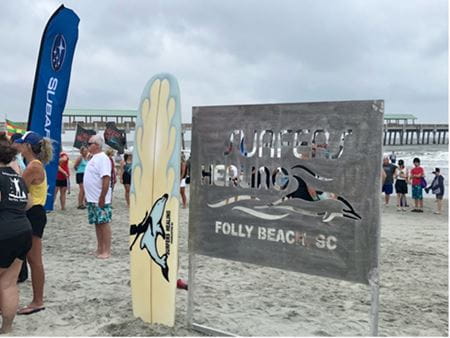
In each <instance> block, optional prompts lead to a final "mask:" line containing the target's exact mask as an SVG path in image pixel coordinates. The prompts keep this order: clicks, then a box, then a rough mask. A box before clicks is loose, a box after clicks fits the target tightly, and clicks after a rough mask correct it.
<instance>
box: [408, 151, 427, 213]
mask: <svg viewBox="0 0 450 338" xmlns="http://www.w3.org/2000/svg"><path fill="white" fill-rule="evenodd" d="M413 164H414V168H413V169H411V176H410V177H411V185H412V198H413V200H414V209H412V210H411V211H412V212H423V192H422V188H423V187H422V182H423V178H424V177H425V171H424V170H423V168H422V167H421V166H420V159H419V158H418V157H415V158H414V160H413Z"/></svg>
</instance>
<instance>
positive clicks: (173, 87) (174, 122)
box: [131, 73, 181, 201]
mask: <svg viewBox="0 0 450 338" xmlns="http://www.w3.org/2000/svg"><path fill="white" fill-rule="evenodd" d="M156 80H160V81H161V82H162V81H163V80H167V81H169V88H170V91H169V97H172V98H173V99H174V100H175V112H174V114H173V116H172V119H171V120H170V128H175V131H176V135H175V145H174V149H173V151H172V155H171V156H170V159H169V162H168V166H167V171H166V174H167V173H168V171H169V170H170V169H171V168H173V170H174V171H175V178H177V177H179V173H180V159H179V157H180V156H181V111H180V107H181V102H180V90H179V87H178V81H177V80H176V78H175V77H174V76H173V75H171V74H169V73H160V74H156V75H155V76H153V77H152V78H151V79H150V80H149V81H148V82H147V84H146V85H145V87H144V90H143V92H142V96H141V99H140V102H139V112H140V111H141V109H142V104H143V102H144V101H145V100H146V99H147V98H148V99H149V101H150V97H149V94H150V88H151V86H152V85H153V83H154V82H155V81H156ZM142 126H143V123H142V117H141V114H140V113H139V114H138V116H137V120H136V128H135V131H137V130H138V128H139V127H142ZM169 136H170V133H168V135H167V137H169ZM136 137H137V133H135V140H134V149H133V167H132V168H133V171H134V168H135V167H141V169H142V165H141V159H140V157H139V153H138V151H137V147H138V145H139V144H140V142H138V140H136ZM134 159H136V161H134ZM141 172H142V170H141ZM178 181H179V180H178ZM131 183H132V184H131V192H132V193H135V189H134V184H133V182H131ZM178 183H179V182H176V180H175V182H174V184H173V186H172V191H171V194H170V195H171V196H173V197H175V198H176V199H178V201H179V200H180V189H179V184H178Z"/></svg>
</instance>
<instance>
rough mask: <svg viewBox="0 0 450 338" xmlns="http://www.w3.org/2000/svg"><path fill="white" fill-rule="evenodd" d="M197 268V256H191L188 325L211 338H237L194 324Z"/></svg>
mask: <svg viewBox="0 0 450 338" xmlns="http://www.w3.org/2000/svg"><path fill="white" fill-rule="evenodd" d="M196 268H197V261H196V259H195V254H192V253H190V254H189V273H188V282H189V290H188V303H187V322H188V323H187V324H188V328H189V329H192V330H195V331H198V332H201V333H204V334H207V335H211V336H222V337H237V335H235V334H232V333H229V332H225V331H221V330H218V329H214V328H210V327H207V326H204V325H200V324H196V323H194V292H195V271H196Z"/></svg>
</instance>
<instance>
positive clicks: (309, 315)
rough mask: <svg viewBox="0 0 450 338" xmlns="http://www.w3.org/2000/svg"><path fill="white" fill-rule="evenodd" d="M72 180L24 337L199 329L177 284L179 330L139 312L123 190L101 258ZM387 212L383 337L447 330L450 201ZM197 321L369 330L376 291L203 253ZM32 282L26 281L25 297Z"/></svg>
mask: <svg viewBox="0 0 450 338" xmlns="http://www.w3.org/2000/svg"><path fill="white" fill-rule="evenodd" d="M77 193H78V188H77V187H76V186H75V184H74V183H72V192H71V194H70V195H68V201H67V210H65V211H61V210H59V204H57V210H56V211H55V212H52V213H51V214H49V215H48V219H49V221H48V224H47V227H46V229H45V234H44V240H43V247H44V261H45V271H46V284H45V305H46V310H45V311H42V312H39V313H36V314H33V315H30V316H17V317H16V319H15V322H14V331H13V333H12V335H17V336H154V335H157V336H186V335H188V336H197V335H202V334H200V333H198V332H196V331H193V330H190V329H188V326H187V319H186V311H187V292H186V291H184V290H177V304H176V315H177V317H176V324H175V327H173V328H168V327H165V326H161V325H149V324H146V323H144V322H142V321H141V320H140V319H138V318H134V317H133V313H132V307H131V296H130V281H129V256H128V252H129V251H128V231H129V228H128V210H127V208H126V204H125V201H124V197H123V187H122V186H121V184H118V185H117V187H116V190H115V193H114V199H113V207H114V209H113V222H112V231H113V241H112V248H113V252H112V257H111V258H110V259H108V260H99V259H96V258H95V257H94V256H93V255H92V254H91V252H92V251H94V249H95V247H96V240H95V232H94V228H93V226H91V225H89V224H88V222H87V216H86V210H77V209H76V196H77ZM434 207H435V206H434V202H433V200H431V199H430V200H426V201H425V213H423V214H417V213H411V212H404V213H400V212H397V211H396V208H395V206H394V205H392V206H390V207H387V208H383V210H382V231H381V237H382V238H381V253H380V270H381V272H380V273H381V276H380V278H381V282H380V285H381V288H380V313H379V317H380V318H379V334H380V335H381V336H447V335H448V208H447V202H445V213H444V215H434V214H433V213H432V210H433V209H432V208H434ZM188 214H189V211H188V210H184V209H181V220H180V233H179V238H180V247H179V262H180V267H179V275H180V277H182V278H187V277H188V247H187V238H188ZM197 261H198V267H197V268H198V269H197V271H198V272H197V275H196V278H195V282H196V293H195V295H196V297H195V298H196V305H195V311H194V320H195V322H196V323H200V324H203V325H207V326H211V327H214V328H217V329H221V330H224V331H228V332H232V333H238V334H240V335H275V336H277V335H290V336H305V335H319V336H329V335H332V336H335V335H338V336H342V335H353V336H354V335H368V334H369V324H368V319H369V316H368V313H369V309H370V293H369V291H370V289H369V288H368V287H367V286H365V285H360V284H353V283H349V282H344V281H339V280H334V279H327V278H321V277H315V276H309V275H305V274H299V273H293V272H287V271H282V270H277V269H270V268H265V267H259V266H255V265H251V264H242V263H236V262H230V261H224V260H220V259H212V258H207V257H201V256H197ZM30 299H31V283H30V281H26V282H25V283H22V284H20V304H21V305H22V306H23V305H26V304H27V302H29V301H30Z"/></svg>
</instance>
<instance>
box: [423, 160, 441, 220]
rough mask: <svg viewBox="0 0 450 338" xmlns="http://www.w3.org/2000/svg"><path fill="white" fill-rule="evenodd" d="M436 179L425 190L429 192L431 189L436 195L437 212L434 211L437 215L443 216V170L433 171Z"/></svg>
mask: <svg viewBox="0 0 450 338" xmlns="http://www.w3.org/2000/svg"><path fill="white" fill-rule="evenodd" d="M433 174H434V175H435V176H434V179H433V182H431V184H430V185H429V186H428V187H426V188H425V191H426V192H427V194H428V192H429V191H430V189H431V192H432V193H433V194H435V195H436V204H437V210H436V211H434V213H435V214H438V215H440V214H442V199H443V197H444V176H442V175H441V169H440V168H436V169H434V171H433Z"/></svg>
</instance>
